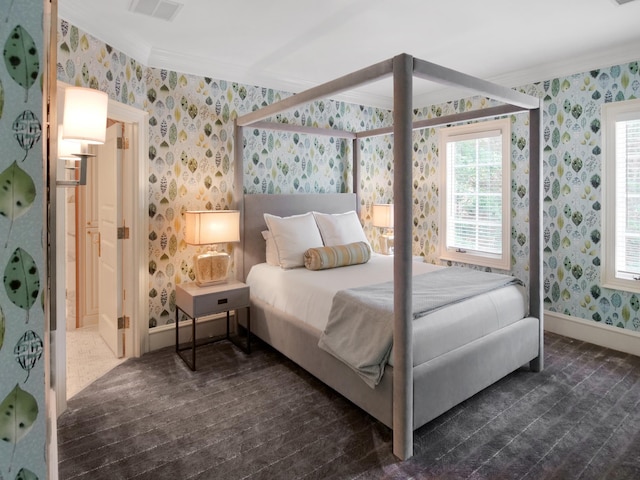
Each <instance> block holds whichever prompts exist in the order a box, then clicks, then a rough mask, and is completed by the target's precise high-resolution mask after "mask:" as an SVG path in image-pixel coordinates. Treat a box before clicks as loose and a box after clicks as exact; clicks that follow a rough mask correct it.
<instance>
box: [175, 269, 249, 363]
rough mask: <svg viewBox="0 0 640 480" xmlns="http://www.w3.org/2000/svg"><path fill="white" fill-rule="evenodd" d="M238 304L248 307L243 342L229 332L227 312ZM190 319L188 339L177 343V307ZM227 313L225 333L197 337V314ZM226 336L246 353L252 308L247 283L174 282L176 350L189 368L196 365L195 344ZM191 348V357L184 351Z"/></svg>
mask: <svg viewBox="0 0 640 480" xmlns="http://www.w3.org/2000/svg"><path fill="white" fill-rule="evenodd" d="M240 308H246V309H247V341H246V345H243V344H242V343H240V342H239V341H237V340H236V339H235V338H233V337H231V336H230V335H229V312H230V311H231V310H235V311H236V319H237V318H238V316H237V310H238V309H240ZM181 310H182V311H183V312H184V313H185V314H186V315H187V316H188V317H189V318H190V319H191V328H192V330H191V342H188V343H183V344H180V334H179V333H180V325H179V319H180V311H181ZM224 312H226V313H227V334H226V335H222V336H217V337H212V338H205V339H201V340H196V324H197V321H196V320H197V319H198V318H199V317H204V316H207V315H215V314H216V313H224ZM220 340H229V341H231V342H232V343H233V344H234V345H236V346H237V347H238V348H240V349H241V350H242V351H243V352H245V353H251V312H250V309H249V286H248V285H246V284H244V283H242V282H238V281H236V280H230V281H229V282H227V283H221V284H218V285H210V286H208V287H199V286H198V285H196V284H195V283H185V284H182V285H178V286H176V353H177V354H178V355H179V356H180V358H182V360H184V362H185V363H186V364H187V365H188V366H189V368H191V370H195V369H196V348H197V347H200V346H202V345H208V344H210V343H214V342H219V341H220ZM186 350H191V358H190V359H189V358H187V356H186V355H185V353H184V352H185V351H186Z"/></svg>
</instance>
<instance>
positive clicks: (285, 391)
mask: <svg viewBox="0 0 640 480" xmlns="http://www.w3.org/2000/svg"><path fill="white" fill-rule="evenodd" d="M545 344H546V352H545V362H546V364H545V367H546V368H545V370H544V371H543V372H541V373H531V372H529V371H528V370H527V369H522V370H519V371H517V372H514V373H513V374H511V375H509V376H508V377H506V378H505V379H503V380H502V381H500V382H498V383H497V384H495V385H494V386H492V387H490V388H488V389H486V390H485V391H483V392H481V393H480V394H478V395H476V396H474V397H472V398H471V399H469V400H467V401H466V402H464V403H463V404H461V405H459V406H458V407H456V408H454V409H452V410H450V411H449V412H447V413H445V414H444V415H442V416H441V417H439V418H437V419H436V420H434V421H432V422H430V423H429V424H427V425H425V426H424V427H422V428H421V429H419V430H417V431H416V432H415V435H414V443H415V445H414V450H415V456H414V457H413V458H411V459H410V460H408V461H405V462H400V461H398V460H397V459H396V458H395V457H394V456H393V455H392V453H391V431H390V430H389V429H388V428H386V427H385V426H383V425H382V424H380V423H379V422H377V421H376V420H374V419H373V418H371V417H370V416H369V415H367V414H366V413H364V412H363V411H362V410H360V409H359V408H358V407H356V406H354V405H353V404H351V403H350V402H348V401H347V400H345V399H344V398H342V397H341V396H340V395H338V394H336V393H335V392H333V391H332V390H331V389H329V388H327V387H325V386H324V385H323V384H322V383H320V382H319V381H317V380H316V379H315V378H313V377H311V376H310V375H308V374H307V373H306V372H304V371H303V370H301V369H300V368H299V367H297V366H296V365H294V364H293V363H291V362H290V361H289V360H287V359H286V358H284V357H283V356H281V355H280V354H278V353H277V352H274V351H273V350H271V349H270V348H268V347H266V346H264V345H261V344H258V345H257V348H255V349H254V351H253V353H252V354H251V355H249V356H246V355H245V354H244V353H242V352H241V351H240V350H238V349H237V348H236V347H234V346H233V345H231V344H230V343H227V342H221V343H218V344H214V345H210V346H207V347H203V348H202V349H200V350H199V351H198V368H199V369H198V371H197V372H191V371H190V370H189V369H188V368H187V367H186V366H185V365H184V364H183V362H182V361H181V360H180V359H179V358H178V357H177V356H176V355H175V353H174V352H173V351H172V350H171V349H165V350H161V351H157V352H153V353H150V354H148V355H145V356H143V357H142V358H140V359H130V360H127V361H126V362H125V363H123V364H121V365H119V366H118V367H116V368H115V369H113V370H112V371H110V372H109V373H108V374H107V375H105V376H104V377H102V378H101V379H100V380H98V381H97V382H96V383H94V384H92V385H91V386H89V387H88V388H86V389H85V390H83V391H81V392H80V393H78V394H77V395H76V396H75V397H74V398H73V399H71V401H70V402H69V410H68V411H67V412H66V413H64V414H63V415H62V416H61V418H60V419H59V430H58V439H59V460H60V462H59V471H60V478H61V479H64V480H70V479H130V478H135V479H154V480H157V479H208V480H209V479H236V478H238V479H241V478H247V479H329V478H332V479H346V478H358V479H405V478H407V479H408V478H414V479H422V478H424V479H427V478H429V479H431V478H433V479H463V478H469V479H512V478H513V479H578V478H580V479H616V480H617V479H637V478H640V358H638V357H634V356H631V355H626V354H621V353H618V352H614V351H611V350H607V349H604V348H601V347H596V346H593V345H590V344H586V343H583V342H579V341H574V340H571V339H567V338H565V337H561V336H557V335H553V334H546V335H545Z"/></svg>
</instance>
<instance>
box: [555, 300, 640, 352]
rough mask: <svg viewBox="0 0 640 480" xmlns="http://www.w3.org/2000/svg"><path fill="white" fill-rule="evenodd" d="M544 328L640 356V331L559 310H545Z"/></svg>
mask: <svg viewBox="0 0 640 480" xmlns="http://www.w3.org/2000/svg"><path fill="white" fill-rule="evenodd" d="M544 329H545V330H546V331H548V332H552V333H557V334H558V335H563V336H565V337H570V338H575V339H577V340H582V341H583V342H589V343H593V344H594V345H600V346H601V347H606V348H611V349H613V350H617V351H619V352H625V353H630V354H632V355H638V356H640V333H639V332H634V331H632V330H625V329H622V328H618V327H613V326H611V325H607V324H606V323H597V322H594V321H590V320H583V319H582V318H578V317H571V316H569V315H564V314H562V313H558V312H550V311H547V310H545V312H544Z"/></svg>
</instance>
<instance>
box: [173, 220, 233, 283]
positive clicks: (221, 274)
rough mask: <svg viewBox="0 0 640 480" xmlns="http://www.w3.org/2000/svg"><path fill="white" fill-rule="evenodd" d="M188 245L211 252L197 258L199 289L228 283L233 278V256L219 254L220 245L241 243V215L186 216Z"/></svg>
mask: <svg viewBox="0 0 640 480" xmlns="http://www.w3.org/2000/svg"><path fill="white" fill-rule="evenodd" d="M185 221H186V226H185V242H187V243H188V244H189V245H207V246H209V250H207V251H206V252H205V253H202V254H200V255H196V256H194V257H193V263H194V270H195V273H196V284H197V285H198V286H201V287H203V286H207V285H213V284H216V283H224V282H226V281H227V277H228V276H229V269H230V267H231V256H230V255H229V254H228V253H227V252H223V251H218V250H217V249H216V244H219V243H231V242H239V241H240V212H239V211H237V210H199V211H188V212H186V213H185Z"/></svg>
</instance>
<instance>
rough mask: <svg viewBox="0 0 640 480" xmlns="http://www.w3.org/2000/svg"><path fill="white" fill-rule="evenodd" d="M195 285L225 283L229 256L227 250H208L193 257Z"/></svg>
mask: <svg viewBox="0 0 640 480" xmlns="http://www.w3.org/2000/svg"><path fill="white" fill-rule="evenodd" d="M193 264H194V266H195V273H196V285H198V286H199V287H206V286H208V285H215V284H216V283H225V282H226V281H227V279H228V277H229V267H230V266H231V256H230V255H229V254H228V253H227V252H216V251H208V252H206V253H203V254H201V255H196V256H195V257H194V258H193Z"/></svg>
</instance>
